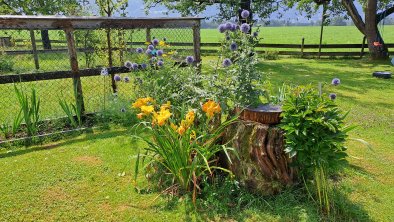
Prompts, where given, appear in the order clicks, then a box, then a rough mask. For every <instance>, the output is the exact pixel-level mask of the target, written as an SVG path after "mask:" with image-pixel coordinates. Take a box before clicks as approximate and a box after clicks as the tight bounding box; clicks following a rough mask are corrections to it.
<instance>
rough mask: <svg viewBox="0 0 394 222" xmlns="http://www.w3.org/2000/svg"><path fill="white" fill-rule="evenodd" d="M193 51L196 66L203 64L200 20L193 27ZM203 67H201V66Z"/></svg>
mask: <svg viewBox="0 0 394 222" xmlns="http://www.w3.org/2000/svg"><path fill="white" fill-rule="evenodd" d="M193 49H194V60H195V63H196V64H199V63H201V35H200V20H198V21H197V24H196V25H194V26H193ZM200 67H201V65H200Z"/></svg>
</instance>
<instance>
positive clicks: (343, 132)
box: [281, 85, 351, 212]
mask: <svg viewBox="0 0 394 222" xmlns="http://www.w3.org/2000/svg"><path fill="white" fill-rule="evenodd" d="M282 117H283V119H282V123H281V128H282V129H283V130H284V132H285V141H286V149H285V151H286V152H287V153H289V155H290V157H293V158H294V160H295V166H296V167H297V168H298V169H299V172H300V174H301V176H302V177H303V178H304V179H305V180H309V179H312V180H313V181H314V186H315V188H316V192H317V196H318V200H319V204H320V205H321V207H322V208H323V209H324V210H326V211H327V212H329V209H330V206H329V199H328V198H329V193H328V192H329V188H328V183H327V178H328V174H329V173H331V172H335V170H338V167H339V166H341V163H344V162H345V161H346V160H345V157H346V156H347V154H346V152H345V151H346V147H345V146H344V143H345V140H346V138H347V132H348V131H349V130H350V129H351V128H350V127H346V126H345V123H344V119H345V117H346V114H343V113H342V112H341V110H340V109H339V108H338V107H337V105H336V104H335V103H334V102H333V101H332V100H330V99H329V97H328V96H326V95H323V96H319V93H318V91H317V90H316V89H314V88H313V87H312V86H311V85H309V86H298V87H296V88H294V89H292V90H291V92H290V93H289V94H288V95H287V97H286V100H285V101H284V103H283V113H282Z"/></svg>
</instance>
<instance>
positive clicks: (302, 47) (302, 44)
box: [301, 37, 305, 58]
mask: <svg viewBox="0 0 394 222" xmlns="http://www.w3.org/2000/svg"><path fill="white" fill-rule="evenodd" d="M304 44H305V38H304V37H302V40H301V58H303V57H304Z"/></svg>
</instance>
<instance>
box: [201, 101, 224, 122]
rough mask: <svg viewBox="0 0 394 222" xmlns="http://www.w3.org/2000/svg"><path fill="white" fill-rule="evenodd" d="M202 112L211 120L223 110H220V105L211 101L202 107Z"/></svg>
mask: <svg viewBox="0 0 394 222" xmlns="http://www.w3.org/2000/svg"><path fill="white" fill-rule="evenodd" d="M202 110H203V111H204V112H205V113H206V115H207V116H208V117H209V118H212V117H213V116H214V115H215V113H220V111H221V110H222V109H221V108H220V105H219V104H218V103H216V102H214V101H212V100H209V101H208V102H206V103H204V104H203V105H202Z"/></svg>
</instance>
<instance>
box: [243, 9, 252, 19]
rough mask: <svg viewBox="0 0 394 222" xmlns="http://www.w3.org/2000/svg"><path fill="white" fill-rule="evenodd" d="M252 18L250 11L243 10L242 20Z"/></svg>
mask: <svg viewBox="0 0 394 222" xmlns="http://www.w3.org/2000/svg"><path fill="white" fill-rule="evenodd" d="M249 16H250V12H249V11H248V10H245V9H244V10H242V12H241V17H242V18H244V19H246V18H248V17H249Z"/></svg>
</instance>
